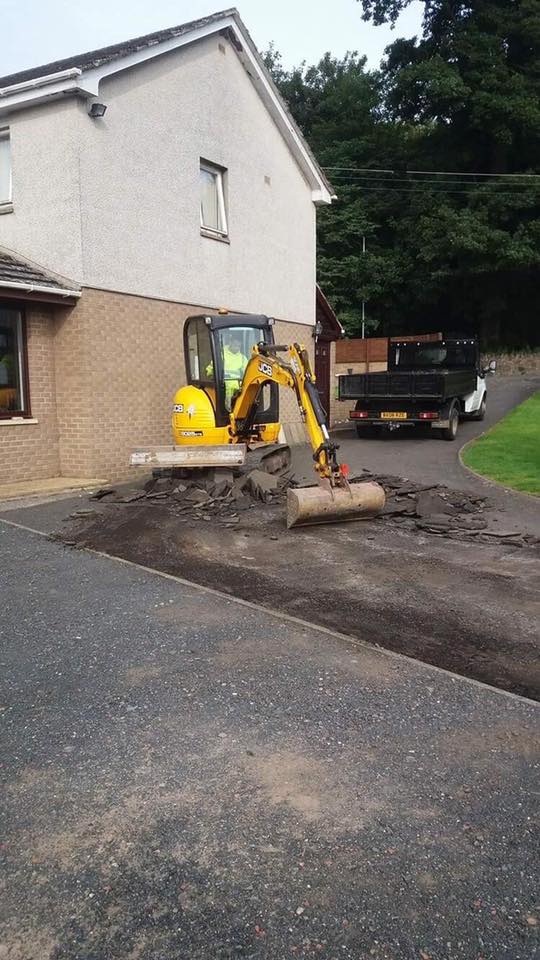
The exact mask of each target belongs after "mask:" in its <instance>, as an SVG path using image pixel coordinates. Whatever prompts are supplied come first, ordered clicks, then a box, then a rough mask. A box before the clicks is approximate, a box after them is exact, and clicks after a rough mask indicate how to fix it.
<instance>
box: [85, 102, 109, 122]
mask: <svg viewBox="0 0 540 960" xmlns="http://www.w3.org/2000/svg"><path fill="white" fill-rule="evenodd" d="M106 112H107V105H106V104H105V103H97V101H96V102H94V103H93V104H92V106H91V107H90V109H89V111H88V116H89V117H92V120H98V119H100V117H104V116H105V114H106Z"/></svg>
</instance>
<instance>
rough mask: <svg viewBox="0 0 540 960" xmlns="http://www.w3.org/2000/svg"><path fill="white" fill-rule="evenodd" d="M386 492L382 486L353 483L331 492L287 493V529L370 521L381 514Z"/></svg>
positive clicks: (306, 490) (307, 489)
mask: <svg viewBox="0 0 540 960" xmlns="http://www.w3.org/2000/svg"><path fill="white" fill-rule="evenodd" d="M384 502H385V495H384V490H383V488H382V487H380V486H379V484H378V483H372V482H367V481H366V482H364V483H351V484H347V485H346V486H343V487H334V488H333V489H331V490H328V489H326V488H325V487H322V486H315V487H290V488H289V489H288V490H287V527H288V528H289V529H290V528H291V527H300V526H307V525H309V524H312V523H341V522H343V521H344V520H367V519H369V518H370V517H376V516H377V515H378V514H379V513H381V511H382V509H383V507H384Z"/></svg>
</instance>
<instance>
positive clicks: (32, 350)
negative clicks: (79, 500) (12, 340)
mask: <svg viewBox="0 0 540 960" xmlns="http://www.w3.org/2000/svg"><path fill="white" fill-rule="evenodd" d="M26 330H27V344H28V372H29V380H30V403H31V407H32V417H33V419H35V420H37V421H38V422H37V423H21V424H15V423H10V422H9V421H4V422H2V423H0V483H9V482H15V481H17V480H41V479H45V478H46V477H54V476H57V475H58V473H59V471H60V461H59V447H58V423H57V417H56V401H55V393H56V390H55V364H54V313H53V308H51V309H50V310H49V309H47V308H41V307H37V306H36V305H31V306H30V305H29V306H28V308H27V310H26Z"/></svg>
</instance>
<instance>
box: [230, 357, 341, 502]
mask: <svg viewBox="0 0 540 960" xmlns="http://www.w3.org/2000/svg"><path fill="white" fill-rule="evenodd" d="M279 354H286V358H282V357H281V356H279ZM265 383H277V384H278V385H279V386H281V387H289V388H290V389H291V390H294V393H295V395H296V400H297V403H298V408H299V410H300V414H301V416H302V420H303V421H304V424H305V426H306V431H307V434H308V437H309V441H310V444H311V448H312V450H313V459H314V461H315V470H316V471H317V474H318V476H319V480H320V481H321V483H322V485H323V486H326V487H328V488H330V490H332V489H334V488H336V487H347V488H348V483H347V470H346V468H344V467H343V466H341V465H340V464H339V463H338V461H337V456H336V453H337V449H338V447H337V446H336V444H335V443H333V442H332V440H331V439H330V434H329V432H328V426H327V422H326V414H325V412H324V409H323V407H322V404H321V401H320V399H319V394H318V391H317V388H316V386H315V377H314V375H313V371H312V368H311V363H310V360H309V356H308V353H307V350H305V349H303V348H302V347H300V346H299V345H298V344H297V343H293V344H291V345H289V346H278V345H274V344H263V343H260V344H259V345H258V346H256V347H254V348H253V354H252V357H251V359H250V360H249V363H248V365H247V367H246V369H245V372H244V377H243V380H242V386H241V387H240V390H239V392H238V393H237V394H236V397H235V398H234V400H233V406H232V411H231V432H232V435H233V436H235V437H237V438H238V439H246V440H248V439H249V437H250V436H251V435H252V430H253V423H254V420H255V416H256V411H257V402H258V400H259V396H260V393H261V390H262V389H263V387H264V385H265Z"/></svg>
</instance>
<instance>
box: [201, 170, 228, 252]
mask: <svg viewBox="0 0 540 960" xmlns="http://www.w3.org/2000/svg"><path fill="white" fill-rule="evenodd" d="M202 170H204V171H205V172H206V173H210V174H211V175H212V176H213V177H215V180H216V192H217V201H218V206H219V217H220V220H221V223H222V224H223V227H224V229H223V230H216V228H215V227H209V226H208V225H207V224H206V223H204V221H203V212H202V200H201V201H200V204H199V206H200V217H201V233H202V234H203V235H206V236H212V237H221V238H222V239H225V238H227V237H228V236H229V224H228V220H227V210H226V206H225V186H224V177H225V174H226V172H227V171H226V169H225V168H224V167H218V166H217V165H216V164H214V163H209V162H208V161H207V160H203V159H202V158H201V161H200V164H199V173H200V171H202Z"/></svg>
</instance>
